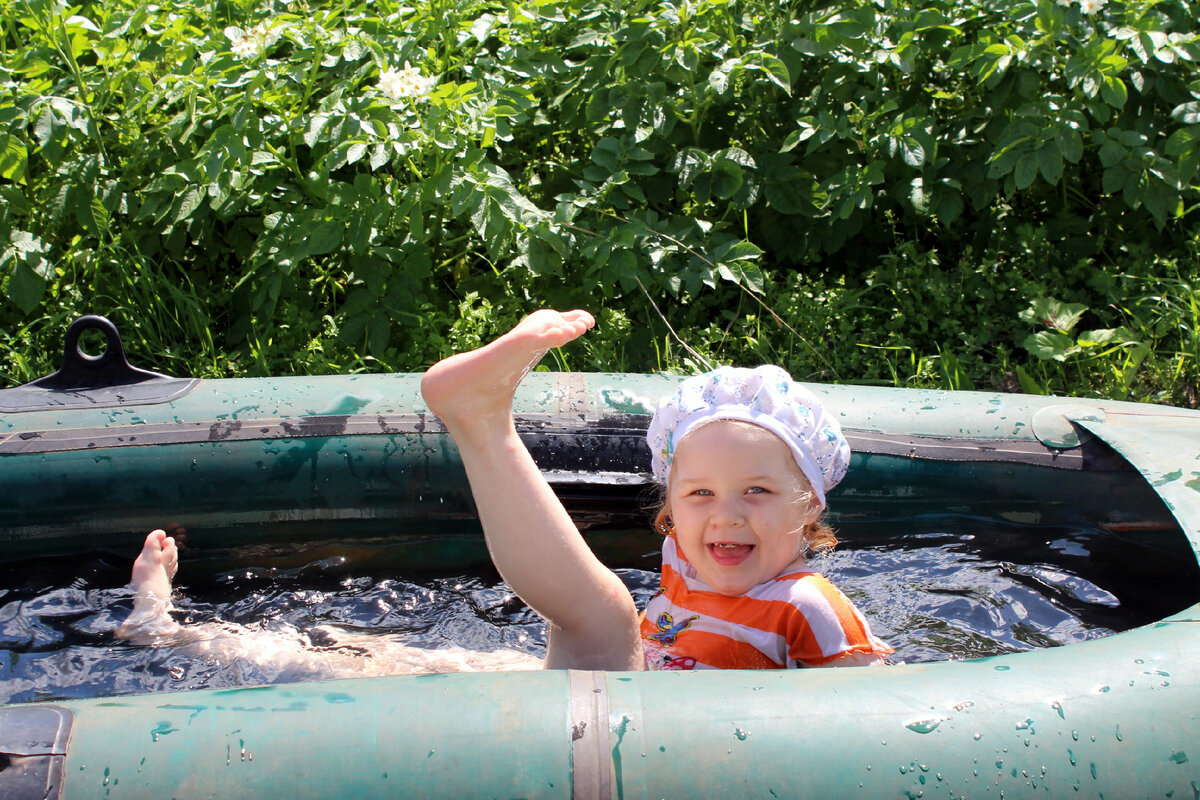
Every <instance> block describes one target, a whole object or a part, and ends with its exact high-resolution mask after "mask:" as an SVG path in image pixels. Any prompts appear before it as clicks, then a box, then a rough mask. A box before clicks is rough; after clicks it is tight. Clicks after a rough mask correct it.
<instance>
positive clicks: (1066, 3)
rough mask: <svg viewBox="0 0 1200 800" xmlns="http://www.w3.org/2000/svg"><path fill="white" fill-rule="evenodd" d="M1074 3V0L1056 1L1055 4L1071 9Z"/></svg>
mask: <svg viewBox="0 0 1200 800" xmlns="http://www.w3.org/2000/svg"><path fill="white" fill-rule="evenodd" d="M1072 1H1073V0H1054V2H1055V3H1057V4H1058V5H1060V6H1062V7H1063V8H1070V7H1071V3H1072Z"/></svg>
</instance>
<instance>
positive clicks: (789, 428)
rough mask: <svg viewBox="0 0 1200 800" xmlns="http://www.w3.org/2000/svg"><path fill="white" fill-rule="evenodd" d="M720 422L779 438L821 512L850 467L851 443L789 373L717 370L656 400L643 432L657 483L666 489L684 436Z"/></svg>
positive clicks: (768, 367) (762, 369) (773, 368)
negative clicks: (751, 427)
mask: <svg viewBox="0 0 1200 800" xmlns="http://www.w3.org/2000/svg"><path fill="white" fill-rule="evenodd" d="M718 419H731V420H740V421H742V422H749V423H752V424H754V425H758V426H760V427H762V428H766V429H767V430H769V431H771V433H774V434H775V435H776V436H778V437H779V438H780V439H782V440H783V442H784V444H786V445H787V446H788V448H790V449H791V451H792V456H793V457H794V458H795V459H796V464H797V465H799V467H800V471H801V472H802V473H804V477H805V478H807V479H808V482H809V484H811V486H812V489H813V492H814V493H815V494H816V496H817V500H818V501H819V502H820V504H821V507H822V508H824V507H825V494H826V493H827V492H828V491H829V490H830V489H832V488H833V487H834V486H836V485H837V484H838V482H839V481H840V480H841V479H842V478H843V477H844V476H845V474H846V468H847V467H848V466H849V465H850V445H849V444H847V443H846V438H845V437H844V436H842V429H841V426H839V425H838V423H837V420H835V419H834V418H833V417H832V416H831V415H830V413H829V412H828V411H826V410H825V407H824V406H822V405H821V401H820V400H818V399H817V398H816V396H815V395H814V394H813V393H812V392H810V391H808V390H807V389H805V388H804V387H803V386H801V385H800V384H798V383H796V382H795V381H793V380H792V377H791V376H790V375H788V374H787V372H785V371H784V370H782V369H780V368H779V367H776V366H772V365H769V364H768V365H764V366H761V367H756V368H755V369H745V368H741V367H719V368H718V369H715V370H713V371H712V372H709V373H706V374H704V375H698V376H696V377H692V378H688V379H687V380H685V381H684V382H683V383H681V384H680V385H679V388H678V389H676V390H675V392H674V393H672V394H670V395H668V396H667V397H664V398H663V399H662V400H661V401H660V402H659V404H658V411H657V412H655V414H654V418H653V419H652V420H651V421H650V429H649V430H648V431H647V432H646V441H647V442H649V444H650V454H651V467H652V469H653V471H654V477H655V479H656V480H658V481H659V482H661V483H662V484H664V485H665V484H666V483H667V479H668V477H669V476H670V473H671V462H672V460H673V459H674V456H675V448H676V447H677V446H678V444H679V442H681V441H683V437H685V436H687V435H688V434H689V433H691V432H692V431H693V430H695V429H696V428H697V427H698V426H700V425H702V424H704V423H706V422H711V421H713V420H718Z"/></svg>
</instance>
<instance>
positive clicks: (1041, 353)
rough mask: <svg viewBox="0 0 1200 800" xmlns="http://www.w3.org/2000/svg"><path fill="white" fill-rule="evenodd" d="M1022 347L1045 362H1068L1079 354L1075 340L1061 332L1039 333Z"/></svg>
mask: <svg viewBox="0 0 1200 800" xmlns="http://www.w3.org/2000/svg"><path fill="white" fill-rule="evenodd" d="M1022 346H1024V348H1025V349H1026V350H1028V351H1029V352H1030V353H1032V354H1033V355H1034V356H1036V357H1038V358H1040V359H1042V360H1043V361H1049V360H1054V361H1066V360H1067V359H1068V358H1070V357H1071V356H1073V355H1075V354H1076V353H1078V352H1079V348H1078V347H1076V345H1075V340H1074V339H1073V338H1071V337H1070V336H1069V335H1067V334H1065V333H1062V332H1061V331H1038V332H1037V333H1035V334H1033V335H1032V336H1029V337H1027V338H1026V339H1025V341H1024V342H1022Z"/></svg>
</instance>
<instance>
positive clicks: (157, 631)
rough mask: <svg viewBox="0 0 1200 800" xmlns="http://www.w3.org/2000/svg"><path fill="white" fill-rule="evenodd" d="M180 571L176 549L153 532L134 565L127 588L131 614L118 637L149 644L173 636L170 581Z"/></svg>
mask: <svg viewBox="0 0 1200 800" xmlns="http://www.w3.org/2000/svg"><path fill="white" fill-rule="evenodd" d="M178 570H179V548H178V547H176V545H175V540H174V539H172V538H171V537H170V536H167V534H166V533H164V532H163V531H152V532H151V533H150V534H149V535H148V536H147V537H146V542H145V543H144V544H143V545H142V552H140V553H138V557H137V559H135V560H134V562H133V575H132V578H131V579H130V582H129V585H130V586H131V587H132V588H133V591H134V593H135V594H134V596H133V611H132V612H131V613H130V614H129V618H128V619H126V620H125V622H124V623H123V624H122V625H121V627H119V628H118V629H117V636H119V637H120V638H122V639H128V640H130V641H133V642H137V643H141V644H144V643H149V642H150V641H152V640H155V639H157V638H158V637H161V636H164V635H168V634H171V633H174V632H175V631H177V630H178V629H179V626H178V625H177V624H176V623H175V621H174V620H172V619H171V616H170V614H169V613H168V612H170V610H171V579H172V578H174V577H175V573H176V572H177V571H178Z"/></svg>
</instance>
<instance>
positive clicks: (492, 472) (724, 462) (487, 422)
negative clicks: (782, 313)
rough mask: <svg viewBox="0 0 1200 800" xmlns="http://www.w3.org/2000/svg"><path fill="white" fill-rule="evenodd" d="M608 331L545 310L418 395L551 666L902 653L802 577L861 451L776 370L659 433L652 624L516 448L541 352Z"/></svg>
mask: <svg viewBox="0 0 1200 800" xmlns="http://www.w3.org/2000/svg"><path fill="white" fill-rule="evenodd" d="M594 324H595V321H594V319H593V318H592V316H591V315H590V314H589V313H587V312H586V311H578V310H577V311H569V312H566V313H559V312H557V311H551V310H548V309H543V310H541V311H536V312H534V313H533V314H531V315H529V316H528V317H526V318H525V319H523V320H522V321H521V322H520V323H518V324H517V326H516V327H515V328H513V329H512V330H511V331H509V332H508V333H507V334H505V335H504V336H501V337H500V338H499V339H497V340H496V341H494V342H492V343H491V344H488V345H486V346H484V347H481V348H480V349H478V350H473V351H471V352H467V353H460V354H458V355H455V356H452V357H450V358H448V359H445V360H444V361H441V362H439V363H437V364H435V365H434V366H433V367H432V368H431V369H430V370H429V371H428V372H427V373H426V374H425V377H424V379H423V380H422V383H421V391H422V394H423V395H424V397H425V400H426V402H427V403H428V405H429V408H430V410H432V411H434V412H435V413H436V414H437V415H438V416H439V417H440V418H441V420H442V422H443V423H444V424H445V426H446V428H447V430H449V432H450V434H451V435H452V436H453V437H454V440H455V442H456V443H457V444H458V448H459V452H460V453H461V457H462V462H463V466H464V467H465V468H466V472H467V477H468V479H469V481H470V484H471V491H472V493H473V495H474V497H475V502H476V506H477V508H478V511H479V518H480V521H481V523H482V525H483V530H484V535H485V537H486V538H487V542H488V547H489V549H490V551H491V554H492V559H493V561H494V562H495V564H496V568H497V569H498V570H499V572H500V575H501V576H502V577H503V578H504V580H505V581H506V582H507V583H508V585H509V586H510V587H511V588H512V590H513V591H514V592H516V593H517V594H518V595H519V596H520V597H521V599H523V600H524V601H525V602H526V603H527V604H528V605H529V606H530V607H532V608H533V609H534V610H535V611H537V612H538V613H540V614H541V615H542V616H543V617H545V618H546V620H547V622H548V623H549V628H550V635H549V646H548V651H547V654H546V667H548V668H573V669H609V670H636V669H645V668H649V669H692V668H761V667H803V666H849V665H863V664H881V663H883V656H884V655H886V654H887V653H889V652H891V650H890V648H888V647H887V645H885V644H884V643H883V642H881V641H880V640H879V639H877V638H875V637H874V636H873V635H872V634H871V631H870V628H869V626H868V625H867V622H866V620H865V619H863V617H862V615H861V614H860V613H859V612H858V610H857V609H856V608H855V607H854V605H853V604H852V603H851V602H850V601H849V600H848V599H847V598H846V597H845V596H844V595H842V594H841V593H840V592H839V591H838V590H837V589H835V588H834V587H833V586H832V585H831V584H829V583H828V582H827V581H826V580H825V579H824V578H822V577H821V576H819V575H817V574H815V573H813V572H811V571H809V570H808V569H807V562H806V556H807V554H808V553H809V552H810V551H811V550H821V549H828V548H829V547H831V546H832V545H833V544H834V543H835V541H836V540H834V538H833V536H832V532H831V531H830V530H829V529H828V528H827V527H825V526H823V525H821V523H820V522H819V518H820V514H821V512H822V510H823V509H824V507H825V494H826V492H828V491H829V490H830V489H832V488H833V487H834V485H836V484H837V482H838V481H839V480H841V478H842V476H843V475H844V474H845V471H846V466H847V464H848V463H849V459H850V449H849V447H848V445H847V444H846V441H845V439H844V438H843V437H842V434H841V431H840V429H839V427H838V425H837V423H836V421H835V420H833V419H832V417H830V415H829V414H828V413H827V412H825V410H824V409H823V408H822V407H821V405H820V403H819V402H818V401H817V399H816V398H815V397H813V395H812V394H811V393H809V392H807V391H806V390H805V389H803V388H802V387H801V386H799V385H798V384H796V383H794V382H793V381H792V380H791V378H789V377H788V375H787V373H785V372H784V371H783V370H781V369H779V368H778V367H760V368H758V369H757V370H739V369H732V368H722V369H719V370H716V371H715V372H712V373H709V374H708V375H703V376H700V377H697V378H691V379H688V380H687V381H685V382H684V383H683V384H681V386H680V388H679V390H678V391H677V392H675V393H674V394H673V395H671V396H670V397H668V398H666V399H664V400H663V401H662V403H661V404H660V406H659V409H658V411H657V413H656V414H655V415H654V419H653V420H652V422H651V424H650V430H649V433H648V439H649V442H650V447H651V452H652V458H653V469H654V474H655V477H656V478H658V480H659V481H660V482H661V483H662V484H663V486H664V489H665V502H664V504H663V507H662V510H661V512H660V514H659V515H658V527H659V529H660V531H661V532H663V533H664V534H665V535H666V539H665V541H664V545H663V572H662V589H661V590H660V592H659V593H658V594H656V595H655V596H654V597H653V598H652V599H651V600H650V602H649V604H648V606H647V608H646V611H645V614H644V615H643V616H642V617H641V618H639V616H638V613H637V611H636V609H635V607H634V604H633V599H632V597H631V596H630V595H629V592H628V591H626V589H625V586H624V585H623V584H622V583H621V581H620V580H619V579H618V578H617V577H616V575H614V574H613V573H612V572H611V571H609V570H608V569H607V568H606V567H605V566H604V565H603V564H601V563H600V561H599V560H598V559H597V558H596V557H595V555H593V554H592V552H591V551H590V550H589V549H588V547H587V545H586V544H585V543H584V540H583V537H582V536H581V535H580V534H579V531H578V530H577V529H576V527H575V525H574V524H573V523H572V522H571V519H570V517H569V516H568V515H567V512H566V510H565V509H564V508H563V506H562V504H561V503H560V502H559V501H558V498H557V497H556V496H555V495H554V492H553V491H552V490H551V489H550V486H549V485H548V484H547V483H546V481H545V480H544V479H543V478H542V475H541V473H540V472H539V471H538V468H537V466H536V465H535V464H534V462H533V459H532V457H531V456H530V455H529V452H528V451H527V450H526V449H525V447H524V445H523V444H522V443H521V440H520V439H519V438H518V436H517V431H516V428H515V426H514V423H513V418H512V400H513V395H514V393H515V392H516V388H517V384H518V383H520V381H521V379H522V378H523V377H524V376H525V374H526V373H528V372H529V370H530V369H531V368H532V367H533V366H534V365H535V364H537V362H538V361H539V360H540V359H541V357H542V356H543V355H544V354H545V352H546V350H548V349H549V348H552V347H560V346H562V345H564V344H566V343H568V342H570V341H572V340H573V339H576V338H578V337H579V336H582V335H583V334H584V333H585V332H586V331H587V330H588V329H590V328H591V327H592V326H593V325H594Z"/></svg>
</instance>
